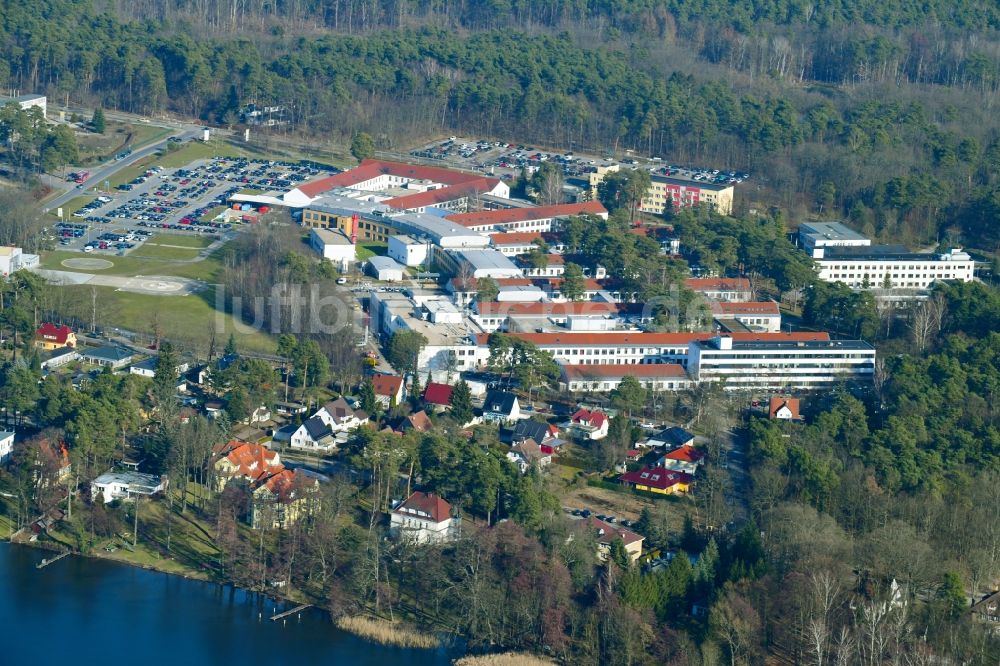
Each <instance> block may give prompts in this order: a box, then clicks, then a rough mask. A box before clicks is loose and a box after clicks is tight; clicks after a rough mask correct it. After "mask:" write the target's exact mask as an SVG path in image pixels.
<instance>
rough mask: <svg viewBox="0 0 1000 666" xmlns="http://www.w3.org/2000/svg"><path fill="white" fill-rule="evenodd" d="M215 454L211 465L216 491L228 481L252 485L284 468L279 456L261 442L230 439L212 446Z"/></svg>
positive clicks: (220, 489) (221, 488)
mask: <svg viewBox="0 0 1000 666" xmlns="http://www.w3.org/2000/svg"><path fill="white" fill-rule="evenodd" d="M213 453H215V455H216V460H215V463H214V464H213V465H212V467H213V468H214V470H215V485H216V490H217V491H218V492H222V490H223V489H224V488H225V487H226V485H227V484H228V483H229V482H230V481H234V480H242V481H246V482H247V483H248V484H249V485H251V486H253V485H255V484H257V483H259V482H261V481H263V480H264V479H266V478H267V477H268V476H271V475H272V474H276V473H278V472H281V471H282V470H284V469H285V468H284V465H282V464H281V456H279V455H278V452H277V451H272V450H270V449H268V448H267V447H266V446H262V445H261V444H251V443H250V442H241V441H239V440H235V439H234V440H230V441H229V442H226V443H224V444H217V445H216V446H215V447H213Z"/></svg>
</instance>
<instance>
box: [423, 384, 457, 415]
mask: <svg viewBox="0 0 1000 666" xmlns="http://www.w3.org/2000/svg"><path fill="white" fill-rule="evenodd" d="M454 388H455V387H453V386H450V385H448V384H438V383H435V382H429V383H428V384H427V388H425V389H424V406H425V407H426V408H428V409H432V410H434V411H435V412H443V411H445V410H446V409H450V408H451V392H452V391H453V390H454Z"/></svg>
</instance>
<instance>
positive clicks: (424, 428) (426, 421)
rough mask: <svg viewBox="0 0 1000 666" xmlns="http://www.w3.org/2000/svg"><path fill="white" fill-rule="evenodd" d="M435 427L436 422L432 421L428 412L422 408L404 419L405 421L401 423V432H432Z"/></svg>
mask: <svg viewBox="0 0 1000 666" xmlns="http://www.w3.org/2000/svg"><path fill="white" fill-rule="evenodd" d="M433 427H434V424H433V423H431V419H430V417H429V416H427V412H425V411H423V410H420V411H419V412H414V413H413V414H410V415H409V416H407V417H405V418H404V419H403V421H402V422H401V423H400V424H399V432H406V431H407V430H416V431H417V432H430V430H431V428H433Z"/></svg>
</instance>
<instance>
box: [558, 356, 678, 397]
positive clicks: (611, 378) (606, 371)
mask: <svg viewBox="0 0 1000 666" xmlns="http://www.w3.org/2000/svg"><path fill="white" fill-rule="evenodd" d="M560 372H561V377H560V380H559V387H560V389H562V390H563V391H569V392H570V393H607V392H608V391H614V390H615V389H616V388H618V385H619V384H621V382H622V380H623V379H625V378H626V377H635V379H636V380H638V381H639V383H640V384H642V385H643V386H644V387H645V388H647V389H649V390H651V391H682V390H685V389H688V388H691V379H690V378H689V377H688V376H687V373H686V372H685V371H684V366H682V365H681V364H679V363H650V364H646V365H630V364H615V365H563V366H561V367H560Z"/></svg>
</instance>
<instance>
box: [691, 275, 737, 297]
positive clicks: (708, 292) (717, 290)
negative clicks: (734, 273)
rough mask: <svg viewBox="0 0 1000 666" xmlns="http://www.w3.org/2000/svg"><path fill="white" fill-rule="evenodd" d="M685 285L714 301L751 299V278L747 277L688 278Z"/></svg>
mask: <svg viewBox="0 0 1000 666" xmlns="http://www.w3.org/2000/svg"><path fill="white" fill-rule="evenodd" d="M684 286H685V287H687V288H688V289H691V290H692V291H696V292H698V293H699V294H701V295H702V296H704V297H705V298H710V299H712V300H713V301H749V300H750V299H751V298H752V296H751V289H750V280H748V279H746V278H725V277H723V278H688V279H687V280H684Z"/></svg>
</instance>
